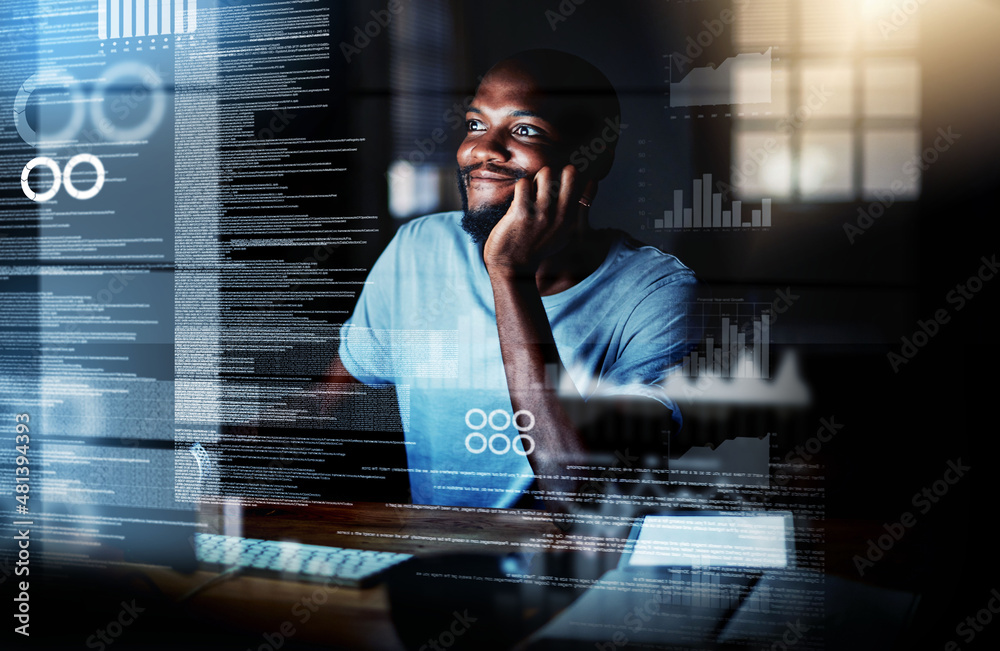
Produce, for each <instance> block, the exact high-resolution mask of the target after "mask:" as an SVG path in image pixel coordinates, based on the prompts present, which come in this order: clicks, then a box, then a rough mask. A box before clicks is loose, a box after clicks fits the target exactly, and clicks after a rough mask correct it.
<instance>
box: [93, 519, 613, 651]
mask: <svg viewBox="0 0 1000 651" xmlns="http://www.w3.org/2000/svg"><path fill="white" fill-rule="evenodd" d="M203 515H204V519H203V521H208V522H211V521H213V519H216V518H218V516H219V513H218V511H217V510H214V509H211V508H207V509H206V512H205V513H204V514H203ZM625 532H626V533H627V528H626V530H625ZM559 533H560V530H559V529H558V528H557V527H555V526H554V525H553V524H552V523H551V518H550V516H549V515H548V514H546V513H544V512H538V511H514V510H500V509H469V508H464V509H463V508H459V507H429V508H424V507H413V506H411V505H398V506H393V505H386V504H371V503H355V504H310V505H308V506H305V505H271V506H253V507H246V508H245V509H244V511H243V532H242V535H244V536H247V537H252V538H265V539H270V540H282V539H284V540H297V541H299V542H303V543H309V544H318V545H330V546H335V547H352V548H360V549H370V550H380V551H396V552H408V553H413V554H418V555H431V554H437V553H449V552H470V553H498V554H499V553H504V552H510V551H519V550H523V549H525V548H524V547H522V546H521V544H519V543H524V544H527V545H529V546H530V547H529V548H531V549H534V550H541V549H544V548H545V545H546V541H547V540H552V538H549V537H546V534H549V535H550V536H551V535H554V536H558V535H559ZM135 567H137V566H130V568H133V569H134V568H135ZM125 569H126V568H125V566H122V567H121V568H119V570H121V571H124V570H125ZM141 569H142V571H143V572H144V573H145V574H146V575H147V576H149V577H150V578H151V579H152V581H153V582H154V583H155V584H156V585H157V586H158V587H159V588H160V589H161V590H162V591H163V593H164V594H165V595H166V596H167V597H168V598H170V599H172V600H176V599H179V598H180V597H181V596H182V595H184V594H185V593H186V592H187V591H189V590H191V589H193V588H195V587H197V586H199V585H201V584H203V583H205V582H206V581H208V580H210V579H211V578H212V577H213V576H215V573H212V572H204V571H199V572H195V573H193V574H191V575H182V574H179V573H177V572H174V571H172V570H169V569H166V568H162V567H154V566H141ZM113 575H114V573H112V574H111V575H109V576H108V577H107V578H108V579H110V580H111V581H113V580H114V579H113ZM178 616H180V617H183V618H193V619H195V620H199V621H201V622H202V623H203V624H208V625H210V624H212V623H214V622H225V623H226V624H228V625H229V626H231V627H234V628H236V629H240V630H244V631H247V632H250V633H255V635H256V639H257V644H260V645H263V644H266V642H267V640H266V638H265V637H264V635H265V634H268V635H271V636H272V637H271V639H276V638H274V637H273V636H275V635H281V631H282V626H283V625H284V626H285V630H286V631H287V630H290V629H289V626H290V627H292V628H294V631H295V632H294V634H292V635H291V636H289V637H290V638H291V639H293V640H294V642H296V643H303V642H305V643H315V644H318V645H327V646H333V647H341V646H342V647H345V648H356V649H379V650H386V651H389V650H392V651H398V650H401V649H404V647H403V645H402V643H401V642H400V641H399V640H398V638H397V637H396V634H395V632H394V629H393V625H392V622H391V621H390V618H389V599H388V593H387V590H386V588H385V586H384V585H379V586H376V587H374V588H368V589H364V590H359V589H352V588H344V587H338V586H326V585H324V584H319V583H308V582H299V581H283V580H274V579H261V578H256V577H244V576H236V577H234V578H232V579H229V580H226V581H222V582H220V583H218V584H215V585H211V586H210V587H208V588H206V589H205V590H203V591H201V592H198V593H197V594H195V595H194V596H192V597H190V598H189V599H187V600H186V601H185V602H184V603H183V605H182V607H181V612H179V613H178ZM243 648H246V647H243ZM252 648H253V649H257V648H258V647H257V646H254V647H252ZM264 648H265V649H267V647H266V646H265V647H264ZM109 649H110V650H111V651H118V649H116V648H114V647H109Z"/></svg>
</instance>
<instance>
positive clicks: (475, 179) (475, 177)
mask: <svg viewBox="0 0 1000 651" xmlns="http://www.w3.org/2000/svg"><path fill="white" fill-rule="evenodd" d="M515 181H517V177H516V176H503V175H501V174H491V173H489V172H477V173H475V174H470V175H469V183H490V184H493V183H496V184H504V183H514V182H515Z"/></svg>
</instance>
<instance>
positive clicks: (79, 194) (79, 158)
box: [63, 154, 104, 199]
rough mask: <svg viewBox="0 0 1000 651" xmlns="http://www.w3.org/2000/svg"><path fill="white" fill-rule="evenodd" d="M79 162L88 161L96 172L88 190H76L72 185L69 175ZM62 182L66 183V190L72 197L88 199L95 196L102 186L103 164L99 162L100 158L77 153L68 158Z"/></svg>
mask: <svg viewBox="0 0 1000 651" xmlns="http://www.w3.org/2000/svg"><path fill="white" fill-rule="evenodd" d="M80 163H90V164H91V165H92V166H93V168H94V171H95V172H97V179H96V180H95V181H94V185H93V186H92V187H91V188H90V189H89V190H77V189H76V186H75V185H73V179H72V178H71V176H70V175H71V174H72V173H73V168H74V167H76V166H77V165H79V164H80ZM63 182H64V183H65V185H66V192H68V193H69V196H71V197H73V198H74V199H90V198H91V197H93V196H96V195H97V193H98V192H100V191H101V188H103V187H104V165H103V163H101V159H99V158H98V157H97V156H94V155H93V154H77V155H76V156H74V157H73V158H71V159H69V162H67V163H66V167H64V168H63Z"/></svg>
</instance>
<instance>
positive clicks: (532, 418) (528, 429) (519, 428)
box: [514, 409, 535, 432]
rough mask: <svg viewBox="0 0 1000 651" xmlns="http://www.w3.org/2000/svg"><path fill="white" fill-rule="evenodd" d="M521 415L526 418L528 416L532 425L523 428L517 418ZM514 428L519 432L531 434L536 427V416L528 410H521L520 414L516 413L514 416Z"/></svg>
mask: <svg viewBox="0 0 1000 651" xmlns="http://www.w3.org/2000/svg"><path fill="white" fill-rule="evenodd" d="M521 414H524V415H525V416H527V417H528V418H530V419H531V425H528V426H527V427H521V426H520V425H518V424H517V417H518V416H520V415H521ZM514 427H515V428H517V431H518V432H530V431H531V430H532V429H534V427H535V416H534V414H532V413H531V412H530V411H528V410H527V409H522V410H520V411H518V412H515V414H514Z"/></svg>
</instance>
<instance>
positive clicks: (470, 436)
mask: <svg viewBox="0 0 1000 651" xmlns="http://www.w3.org/2000/svg"><path fill="white" fill-rule="evenodd" d="M473 436H478V437H479V438H481V439H482V440H483V447H481V448H479V449H478V450H473V449H472V446H471V445H469V441H470V440H472V437H473ZM487 445H488V444H487V442H486V437H485V436H483V435H482V434H480V433H479V432H471V433H470V434H469V435H468V436H466V437H465V449H466V450H468V451H469V452H471V453H472V454H479V453H481V452H486V446H487Z"/></svg>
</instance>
